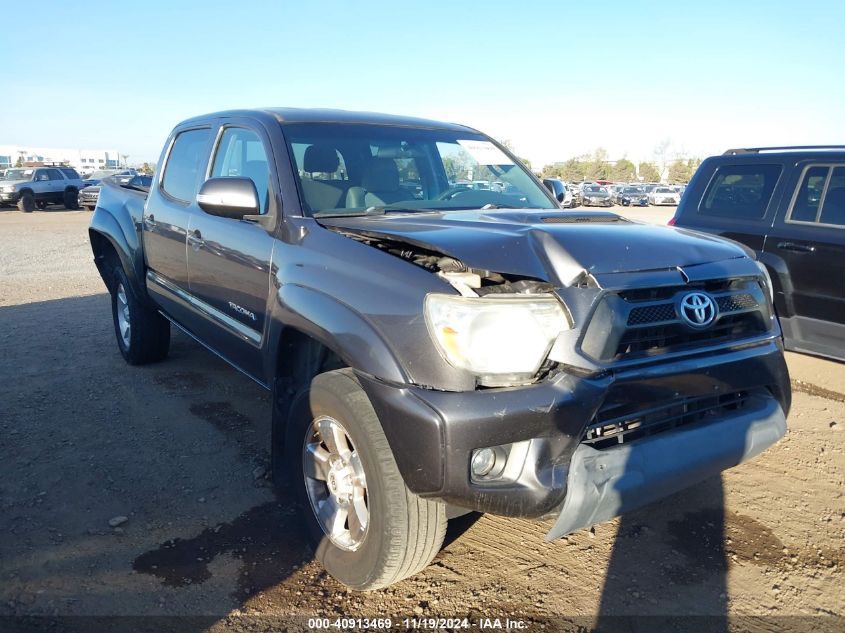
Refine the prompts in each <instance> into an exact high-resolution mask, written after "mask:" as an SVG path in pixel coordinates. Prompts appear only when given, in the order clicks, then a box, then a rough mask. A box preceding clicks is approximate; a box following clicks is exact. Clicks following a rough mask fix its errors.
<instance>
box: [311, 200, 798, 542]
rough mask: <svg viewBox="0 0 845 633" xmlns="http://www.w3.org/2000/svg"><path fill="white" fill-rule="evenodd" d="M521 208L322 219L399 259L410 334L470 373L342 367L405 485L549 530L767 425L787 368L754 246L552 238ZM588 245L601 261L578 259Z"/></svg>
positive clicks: (737, 448)
mask: <svg viewBox="0 0 845 633" xmlns="http://www.w3.org/2000/svg"><path fill="white" fill-rule="evenodd" d="M606 215H607V214H606ZM614 217H615V216H614ZM588 219H589V222H587V224H593V225H594V224H596V223H598V220H594V219H592V217H590V218H588ZM510 220H512V221H514V222H515V221H516V220H515V218H510ZM531 220H532V221H531V222H528V221H526V227H525V229H524V230H522V229H509V228H501V227H499V226H492V227H491V226H490V224H491V223H492V222H488V228H489V229H490V230H489V231H488V232H486V233H485V232H480V231H479V232H478V233H472V234H471V233H470V232H464V237H459V236H458V235H457V234H456V232H455V231H453V230H452V229H453V228H454V227H452V226H450V227H446V226H445V224H446V222H445V220H443V221H441V220H437V219H432V220H430V221H429V222H430V224H431V225H436V224H437V222H442V223H443V224H444V226H434V228H432V226H431V225H424V224H423V222H422V221H417V222H419V223H418V224H417V225H413V226H412V227H410V228H409V225H408V224H399V223H398V222H396V223H395V228H394V225H393V224H391V222H393V221H391V220H381V223H382V226H381V229H382V230H374V227H372V226H371V225H368V226H366V227H363V226H362V227H359V226H349V225H346V226H328V227H327V228H329V229H331V230H332V232H334V233H337V234H341V235H343V236H345V237H346V238H349V239H352V240H355V241H356V242H359V243H363V244H366V245H367V246H369V247H371V248H372V249H373V250H377V251H381V252H383V253H387V254H389V255H390V256H392V257H394V258H398V259H400V260H403V261H406V262H408V263H409V264H411V265H413V266H412V267H410V268H408V267H406V268H407V273H408V278H409V279H410V278H411V277H414V278H416V279H419V280H420V281H421V282H423V283H427V284H428V286H427V288H426V290H425V291H421V292H422V294H423V295H424V296H423V298H421V299H419V303H417V304H416V305H417V306H418V309H420V308H421V311H422V315H419V314H417V315H416V316H415V317H414V318H412V319H410V320H408V321H405V322H404V323H405V324H406V327H407V325H411V326H412V327H414V328H419V327H420V326H421V325H422V324H421V323H419V321H420V320H421V319H420V318H419V317H420V316H422V317H424V320H425V332H421V329H416V330H414V331H415V332H416V333H417V335H418V336H419V335H423V336H425V334H426V333H427V335H428V336H427V337H426V338H427V339H428V340H427V341H426V343H427V348H426V350H425V353H427V354H428V353H432V352H433V351H434V350H433V349H432V347H433V348H435V349H436V350H437V352H438V355H439V358H436V360H437V361H438V362H439V363H440V366H442V367H443V368H444V369H443V371H444V372H445V371H457V372H460V375H461V376H465V377H469V376H471V377H472V380H471V382H470V384H469V386H468V387H466V388H459V389H452V388H441V387H438V386H436V384H433V383H432V384H428V385H426V384H421V383H419V382H415V383H413V384H404V385H396V384H390V383H389V382H386V381H382V380H379V379H377V378H375V377H373V376H366V375H361V376H360V380H361V384H362V386H363V387H364V389H365V390H366V392H367V394H368V396H369V397H370V400H371V402H372V404H373V407H374V408H375V411H376V413H377V415H378V418H379V420H380V421H381V423H382V426H383V428H384V430H385V434H386V436H387V439H388V441H389V443H390V445H391V448H392V450H393V452H394V454H395V455H396V461H397V464H398V465H399V467H400V470H401V472H402V475H403V477H404V478H405V482H406V484H407V485H408V487H409V488H410V489H411V490H412V491H413V492H415V493H416V494H418V495H420V496H423V497H429V498H436V499H440V500H442V501H444V502H447V503H449V504H451V505H453V506H457V507H460V508H467V509H472V510H477V511H481V512H491V513H494V514H501V515H507V516H521V517H556V518H557V521H556V524H555V527H554V528H553V530H552V531H551V532H550V533H549V538H556V537H559V536H561V535H563V534H566V533H569V532H571V531H574V530H577V529H580V528H584V527H588V526H590V525H592V524H594V523H597V522H599V521H604V520H606V519H609V518H611V517H613V516H616V515H617V514H619V513H620V512H625V511H628V510H630V509H633V508H636V507H638V506H640V505H642V504H644V503H647V502H649V501H652V500H654V499H657V498H660V497H662V496H665V495H666V494H670V493H672V492H675V491H677V490H679V489H681V488H683V487H685V486H688V485H691V484H693V483H696V482H697V481H700V480H701V479H703V478H705V477H707V476H712V475H714V474H716V473H718V472H720V471H721V470H723V469H725V468H728V467H730V466H733V465H735V464H738V463H740V462H742V461H745V460H746V459H749V458H750V457H752V456H753V455H756V454H757V453H759V452H760V451H762V450H763V449H764V448H765V447H767V446H769V445H770V444H772V443H773V442H775V441H776V440H777V439H778V438H779V437H781V436H782V435H783V433H784V429H785V414H786V412H787V411H788V409H789V383H788V374H787V372H786V368H785V363H784V360H783V355H782V349H781V347H780V345H779V343H778V341H777V337H778V329H777V321H776V319H775V318H774V312H773V309H772V306H771V299H770V296H769V293H768V288H767V287H766V281H765V280H764V279H763V278H762V277H761V274H760V270H759V268H758V266H757V264H756V262H755V261H754V260H752V259H750V258H748V257H746V256H745V254H744V253H743V252H742V251H741V250H740V249H738V248H734V247H733V246H731V245H729V244H727V243H725V242H718V243H716V244H715V245H714V246H713V250H710V244H709V242H707V241H706V240H699V239H698V238H697V237H696V236H694V235H681V236H680V237H679V239H681V241H683V240H684V239H686V240H687V241H688V248H686V250H684V249H682V248H680V247H678V246H677V245H674V246H671V248H670V247H667V249H665V250H667V251H669V253H668V255H667V253H666V252H664V253H662V255H659V256H656V257H654V258H650V257H648V255H647V253H646V252H645V250H644V249H643V245H642V244H638V243H637V242H636V240H634V238H633V237H631V238H630V239H631V241H630V242H626V244H630V245H631V246H630V248H628V247H627V246H623V247H621V248H622V251H623V254H622V255H620V254H619V251H618V248H619V244H620V243H621V242H622V241H623V239H622V238H620V237H619V236H618V235H617V232H615V231H608V232H607V233H606V234H605V233H599V232H597V230H596V229H595V227H594V226H583V227H578V228H577V229H573V233H571V234H570V233H567V234H566V236H565V237H566V238H567V239H563V237H564V234H563V232H562V231H558V232H557V233H555V231H554V230H549V229H546V228H542V229H541V228H537V224H536V222H537V220H536V218H532V219H531ZM412 221H413V220H410V219H409V220H408V222H409V223H410V222H412ZM543 221H544V222H546V223H548V224H551V222H549V220H548V219H545V220H543ZM600 221H601V222H603V223H605V224H607V223H608V222H609V221H607V220H605V219H604V216H600ZM460 222H464V220H460ZM466 222H468V223H469V224H472V223H473V222H474V221H473V220H471V219H470V220H467V221H466ZM457 223H458V221H457V220H456V221H454V224H457ZM350 224H352V222H350ZM362 224H363V222H362ZM388 225H389V226H388ZM555 226H559V225H558V224H557V223H556V224H555ZM467 228H470V227H467ZM629 230H632V229H630V227H628V228H624V227H620V228H619V231H622V232H625V231H629ZM635 232H636V233H637V234H641V233H642V231H640V230H639V229H636V230H635ZM472 235H478V240H479V241H480V242H482V243H485V244H486V247H485V248H482V247H480V246H479V244H478V243H474V242H470V241H469V240H470V238H471V237H472ZM571 235H574V236H575V237H574V238H571V239H570V236H571ZM597 235H602V236H605V235H606V236H609V237H607V239H606V240H605V242H604V243H607V244H610V245H611V246H610V248H612V249H613V248H615V249H617V250H612V252H610V253H607V252H604V253H603V252H601V251H600V250H599V249H598V248H596V247H594V251H595V252H594V254H593V256H592V257H589V256H588V255H587V254H586V251H585V246H584V243H583V242H582V241H579V240H578V239H576V238H578V237H583V238H585V239H587V240H593V243H594V244H602V243H603V242H602V241H601V240H599V239H596V236H597ZM628 235H629V236H632V235H634V233H629V234H628ZM494 238H495V239H494ZM485 240H486V242H485ZM497 240H498V241H497ZM614 240H615V242H614ZM657 241H658V242H659V241H660V240H657ZM666 243H671V244H674V243H672V242H670V241H668V240H667V242H666ZM564 244H566V246H564ZM570 245H574V246H572V249H574V250H576V251H577V250H578V249H580V252H578V255H577V257H576V256H574V255H573V254H572V253H571V252H570V250H572V249H570ZM635 246H636V248H635ZM672 249H674V250H672ZM624 253H627V254H624ZM661 257H662V259H661ZM683 257H686V260H684V259H683ZM597 260H602V261H603V262H604V265H602V266H600V265H594V266H592V265H591V266H585V265H584V264H583V263H582V262H587V261H597ZM611 260H612V261H611ZM671 260H679V261H682V262H683V265H682V266H681V265H674V266H670V265H667V264H668V262H669V261H671ZM608 262H610V263H608ZM650 262H653V263H654V266H655V267H654V268H649V263H650ZM498 264H501V266H500V267H498ZM419 269H423V270H425V271H427V272H428V273H430V274H429V275H426V276H425V279H423V278H422V277H421V276H420V275H419ZM434 280H437V281H436V282H435V281H434ZM439 282H443V283H439ZM447 284H448V285H447ZM403 290H408V289H407V288H404V287H403ZM690 292H694V293H700V294H704V295H707V296H709V297H710V298H711V299H712V301H713V306H714V310H715V311H716V314H715V315H714V319H713V321H714V324H713V327H712V329H707V328H698V329H696V328H694V327H690V326H689V325H688V324H685V323H684V322H683V319H682V315H681V313H680V312H679V309H680V306H681V302H682V299H683V297H685V296H686V295H688V294H689V293H690ZM395 331H397V332H398V331H399V330H395ZM406 331H407V330H406ZM711 334H712V335H711ZM415 340H416V341H417V343H418V344H421V343H420V339H415ZM432 343H433V345H432ZM415 349H421V348H419V347H417V348H415ZM421 357H422V354H421V355H420V358H421ZM406 360H408V361H409V362H410V363H411V368H412V369H415V367H414V365H413V363H414V362H415V358H410V359H408V358H407V357H406ZM409 429H413V432H412V433H411V432H409ZM704 444H706V445H707V447H708V448H707V449H706V450H704V449H702V448H701V446H702V445H704Z"/></svg>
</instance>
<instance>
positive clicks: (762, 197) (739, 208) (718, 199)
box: [698, 165, 781, 220]
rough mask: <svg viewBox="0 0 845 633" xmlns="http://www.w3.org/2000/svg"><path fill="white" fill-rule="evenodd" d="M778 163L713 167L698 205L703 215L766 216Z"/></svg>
mask: <svg viewBox="0 0 845 633" xmlns="http://www.w3.org/2000/svg"><path fill="white" fill-rule="evenodd" d="M780 172H781V166H780V165H724V166H722V167H719V168H718V169H717V170H716V173H715V175H714V176H713V179H712V180H711V181H710V184H709V185H708V186H707V191H705V192H704V197H703V199H702V200H701V204H700V205H699V207H698V212H699V213H700V214H702V215H710V216H717V217H720V218H735V219H737V220H757V219H760V218H762V217H763V216H764V215H766V209H767V208H768V206H769V201H770V200H771V198H772V192H773V191H774V189H775V184H776V183H777V180H778V177H779V176H780Z"/></svg>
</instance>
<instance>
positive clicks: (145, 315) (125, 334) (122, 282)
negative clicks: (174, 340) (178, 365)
mask: <svg viewBox="0 0 845 633" xmlns="http://www.w3.org/2000/svg"><path fill="white" fill-rule="evenodd" d="M111 310H112V320H113V321H114V333H115V337H116V338H117V347H118V349H120V353H121V354H122V355H123V358H124V359H125V360H126V362H127V363H129V364H130V365H146V364H148V363H155V362H158V361H160V360H164V358H165V357H166V356H167V351H168V349H169V348H170V322H169V321H168V320H167V319H165V318H164V317H163V316H161V315H160V314H159V313H158V312H156V311H155V310H153V309H151V308H148V307H147V306H145V305H143V304H142V303H141V302H140V301H138V299H136V298H135V295H134V294H133V292H132V289H131V286H130V285H129V279H128V278H127V277H126V273H125V272H124V271H123V268H122V267H121V266H119V265H118V266H115V268H114V274H113V277H112V285H111Z"/></svg>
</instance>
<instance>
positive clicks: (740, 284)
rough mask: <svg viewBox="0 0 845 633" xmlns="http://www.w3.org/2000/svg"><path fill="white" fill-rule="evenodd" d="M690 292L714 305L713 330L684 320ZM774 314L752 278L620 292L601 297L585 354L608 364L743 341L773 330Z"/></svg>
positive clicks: (586, 336)
mask: <svg viewBox="0 0 845 633" xmlns="http://www.w3.org/2000/svg"><path fill="white" fill-rule="evenodd" d="M691 291H700V292H705V293H707V294H708V295H710V296H711V297H712V298H713V300H714V301H715V303H716V307H717V310H716V318H715V319H714V321H713V323H712V324H711V325H709V326H707V327H703V328H695V327H693V326H691V325H690V324H689V323H687V322H685V321H684V320H683V319H682V318H681V315H680V312H679V308H678V306H679V305H680V302H681V300H682V298H683V297H684V296H685V295H686V294H687V293H689V292H691ZM770 310H771V307H770V305H769V303H768V301H767V300H766V295H765V292H764V290H763V288H762V287H761V286H760V284H759V283H758V282H757V281H756V280H754V279H734V280H731V279H724V280H715V281H708V282H698V283H691V284H687V285H683V286H668V287H658V288H637V289H629V290H622V291H619V292H617V293H608V294H606V295H605V296H604V297H603V298H602V301H601V302H600V303H599V305H598V306H597V309H596V310H595V311H594V312H593V315H592V317H591V320H590V323H589V324H588V326H587V328H586V331H585V334H584V338H583V339H582V341H581V350H582V351H583V352H584V353H586V354H587V355H588V356H590V357H592V358H594V359H596V360H599V361H602V362H607V363H610V362H619V361H623V360H624V361H627V360H635V359H650V358H652V357H654V356H656V355H659V354H666V353H670V352H678V351H688V350H692V349H694V348H697V347H705V346H713V345H722V344H725V343H733V342H740V341H741V340H743V339H748V338H753V337H755V336H760V335H763V334H765V333H767V332H769V331H770V330H771V328H772V319H771V312H770Z"/></svg>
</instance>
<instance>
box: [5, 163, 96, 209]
mask: <svg viewBox="0 0 845 633" xmlns="http://www.w3.org/2000/svg"><path fill="white" fill-rule="evenodd" d="M84 186H85V185H84V184H83V183H82V179H81V178H80V177H79V174H78V173H76V170H75V169H72V168H70V167H66V166H63V165H60V166H56V167H16V168H12V169H8V170H6V175H5V176H4V178H3V180H0V205H6V204H16V205H17V207H18V209H19V210H21V211H23V212H24V213H31V212H32V211H34V210H35V208H36V207H38V208H39V209H44V208H45V207H46V206H47V205H48V204H51V203H53V204H63V205H64V206H65V208H66V209H77V208H79V206H78V204H77V200H76V197H77V193H78V192H79V190H80V189H81V188H82V187H84Z"/></svg>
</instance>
